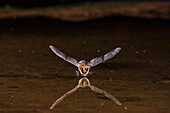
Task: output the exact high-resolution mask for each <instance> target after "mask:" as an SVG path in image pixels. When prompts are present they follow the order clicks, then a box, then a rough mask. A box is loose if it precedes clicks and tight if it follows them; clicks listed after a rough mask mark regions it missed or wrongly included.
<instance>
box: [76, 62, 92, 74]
mask: <svg viewBox="0 0 170 113" xmlns="http://www.w3.org/2000/svg"><path fill="white" fill-rule="evenodd" d="M78 69H79V71H80V73H81V75H83V76H87V74H88V73H89V71H90V66H89V65H86V64H80V66H79V67H78Z"/></svg>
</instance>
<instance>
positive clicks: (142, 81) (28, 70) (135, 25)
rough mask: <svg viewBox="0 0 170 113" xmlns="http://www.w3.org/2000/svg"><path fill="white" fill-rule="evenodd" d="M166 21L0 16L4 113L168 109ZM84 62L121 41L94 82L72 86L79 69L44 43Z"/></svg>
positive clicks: (162, 112) (163, 112)
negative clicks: (105, 92)
mask: <svg viewBox="0 0 170 113" xmlns="http://www.w3.org/2000/svg"><path fill="white" fill-rule="evenodd" d="M169 30H170V22H169V21H168V20H142V19H135V18H126V17H113V18H108V19H102V20H95V21H88V22H80V23H71V22H61V21H58V20H50V19H42V18H36V19H18V20H0V112H1V113H23V112H24V113H92V112H94V113H168V112H170V108H169V105H170V104H169V102H170V96H169V95H170V63H169V62H170V51H169V48H170V44H169V43H170V42H169V41H170V32H169ZM50 44H52V45H54V46H55V47H56V48H58V49H59V50H61V51H62V52H64V53H65V54H67V55H68V56H71V57H73V58H76V59H77V60H82V59H85V60H87V61H89V60H91V59H92V58H94V57H98V56H101V55H103V54H105V53H107V52H109V51H110V50H112V49H114V48H116V47H121V48H122V50H121V51H120V53H119V54H118V55H117V56H115V57H114V58H112V59H110V60H109V61H106V62H105V63H103V64H100V65H98V66H96V67H93V68H91V70H90V74H89V76H88V77H87V78H88V79H89V80H90V83H91V84H93V85H94V86H96V87H98V88H100V89H103V90H105V91H107V92H108V93H110V94H112V95H114V96H115V97H116V98H117V99H119V100H120V102H121V103H122V106H119V105H117V104H115V103H114V102H113V101H110V100H109V99H107V98H106V97H105V96H103V95H100V94H98V93H95V92H93V91H91V90H90V88H88V87H85V88H79V89H78V90H77V91H76V92H75V93H73V94H72V95H69V96H68V97H67V98H65V99H64V100H63V101H62V102H61V103H60V104H58V105H57V106H56V107H55V108H54V109H52V110H50V109H49V108H50V106H51V105H52V103H53V102H54V101H55V100H56V99H57V98H59V97H61V96H62V95H63V94H64V93H66V92H67V91H69V90H71V89H72V88H74V87H75V86H76V85H77V83H78V80H79V79H80V78H81V77H77V76H76V73H75V71H77V68H76V67H74V66H73V65H72V64H70V63H67V62H65V61H64V60H62V59H61V58H59V57H58V56H55V54H54V53H52V51H51V50H50V49H49V45H50Z"/></svg>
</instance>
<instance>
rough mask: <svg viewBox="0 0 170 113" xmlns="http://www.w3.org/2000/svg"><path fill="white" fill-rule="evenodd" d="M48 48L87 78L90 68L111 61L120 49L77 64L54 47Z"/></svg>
mask: <svg viewBox="0 0 170 113" xmlns="http://www.w3.org/2000/svg"><path fill="white" fill-rule="evenodd" d="M49 47H50V48H51V50H52V51H53V52H54V53H55V54H56V55H57V56H59V57H61V58H62V59H64V60H65V61H67V62H70V63H71V64H73V65H75V66H77V67H78V70H79V71H80V73H81V75H83V76H87V74H88V73H89V70H90V68H91V67H94V66H96V65H98V64H100V63H102V62H105V61H106V60H109V59H111V58H112V57H114V56H115V55H116V54H117V53H118V52H119V51H120V50H121V48H116V49H114V50H112V51H110V52H108V53H107V54H105V55H104V56H101V57H96V58H93V59H92V60H91V61H90V62H87V61H85V60H81V61H79V62H78V61H77V60H76V59H74V58H71V57H68V56H66V55H65V54H64V53H62V52H61V51H59V50H58V49H57V48H55V47H54V46H52V45H50V46H49Z"/></svg>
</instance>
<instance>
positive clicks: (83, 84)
mask: <svg viewBox="0 0 170 113" xmlns="http://www.w3.org/2000/svg"><path fill="white" fill-rule="evenodd" d="M79 87H82V88H84V87H89V88H90V89H91V90H93V91H95V92H97V93H100V94H103V95H104V96H106V97H107V98H109V99H111V100H112V101H114V102H115V103H116V104H118V105H122V104H121V103H120V101H119V100H118V99H116V98H115V97H114V96H113V95H111V94H109V93H107V92H106V91H104V90H101V89H99V88H97V87H95V86H93V85H91V84H90V81H89V80H88V79H87V78H86V77H84V78H81V79H80V80H79V83H78V85H77V86H76V87H75V88H73V89H72V90H70V91H69V92H67V93H65V94H64V95H63V96H61V97H60V98H59V99H57V100H56V101H55V102H54V103H53V105H52V106H51V107H50V109H53V108H54V107H55V106H56V105H57V104H59V103H60V102H61V101H62V100H63V99H64V98H66V97H67V96H68V95H70V94H72V93H74V92H75V91H76V90H77V89H78V88H79Z"/></svg>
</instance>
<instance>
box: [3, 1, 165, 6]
mask: <svg viewBox="0 0 170 113" xmlns="http://www.w3.org/2000/svg"><path fill="white" fill-rule="evenodd" d="M101 1H105V2H106V1H116V2H125V1H126V2H155V1H161V2H162V1H167V0H0V6H5V5H9V6H12V7H20V8H33V7H48V6H56V5H64V4H74V3H84V2H101Z"/></svg>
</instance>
